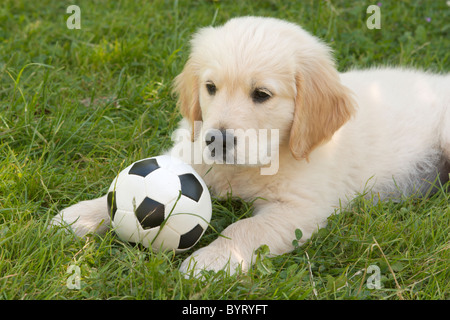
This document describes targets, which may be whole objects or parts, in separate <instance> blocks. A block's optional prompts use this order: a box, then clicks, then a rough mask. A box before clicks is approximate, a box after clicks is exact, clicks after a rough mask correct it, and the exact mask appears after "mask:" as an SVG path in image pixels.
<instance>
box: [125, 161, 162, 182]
mask: <svg viewBox="0 0 450 320" xmlns="http://www.w3.org/2000/svg"><path fill="white" fill-rule="evenodd" d="M156 169H159V165H158V162H157V161H156V159H145V160H142V161H138V162H136V163H135V164H133V166H132V167H131V169H130V171H128V174H135V175H137V176H141V177H143V178H145V177H146V176H147V175H149V174H150V173H151V172H153V171H155V170H156Z"/></svg>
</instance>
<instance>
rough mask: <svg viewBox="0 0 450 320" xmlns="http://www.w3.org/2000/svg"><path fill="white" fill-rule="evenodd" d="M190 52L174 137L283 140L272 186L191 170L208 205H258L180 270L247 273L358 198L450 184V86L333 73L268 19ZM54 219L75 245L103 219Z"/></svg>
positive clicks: (305, 40)
mask: <svg viewBox="0 0 450 320" xmlns="http://www.w3.org/2000/svg"><path fill="white" fill-rule="evenodd" d="M192 45H193V48H192V53H191V56H190V58H189V61H188V62H187V64H186V66H185V68H184V70H183V72H182V73H181V74H180V76H178V77H177V79H176V82H175V90H176V91H177V93H178V94H179V103H180V108H181V112H182V114H183V116H184V117H185V119H183V120H182V122H181V124H180V127H181V128H185V129H187V130H189V132H192V133H193V136H192V137H191V138H193V140H194V141H193V142H189V141H188V142H186V141H184V142H181V143H182V144H186V143H187V144H192V145H193V146H197V147H198V148H192V150H203V148H204V146H205V140H204V135H203V133H204V132H205V131H208V130H210V129H214V128H215V129H251V128H253V129H277V130H279V133H280V134H279V137H280V141H279V154H278V158H277V159H272V160H273V161H278V162H279V164H278V171H277V172H276V173H275V174H273V175H262V174H261V171H260V169H261V168H260V166H258V165H245V164H244V165H236V164H231V165H230V164H227V165H223V164H213V165H207V164H205V162H203V163H202V164H195V163H193V166H194V168H195V169H196V170H197V171H198V172H199V174H200V175H202V176H203V177H204V179H205V182H206V183H207V184H208V185H209V186H210V187H211V190H212V192H213V193H214V194H215V195H216V196H219V197H221V196H226V195H227V193H228V192H230V193H231V194H232V195H233V196H237V197H240V198H242V199H244V200H254V199H255V198H258V200H256V201H255V202H254V205H255V210H254V216H253V217H251V218H248V219H242V220H240V221H238V222H236V223H234V224H232V225H230V226H229V227H228V228H226V229H225V230H224V231H223V234H224V235H225V236H226V237H227V238H224V237H220V238H218V239H217V240H215V241H214V242H212V243H211V244H210V245H209V246H207V247H205V248H202V249H200V250H198V251H196V252H194V253H193V255H192V257H191V258H189V259H187V260H186V261H185V262H184V263H183V265H182V266H181V269H182V270H183V271H188V270H191V269H192V270H194V271H195V272H198V271H199V270H201V269H203V268H206V269H213V270H219V269H222V268H223V267H224V266H226V265H227V264H229V266H230V270H231V271H234V270H235V269H236V268H237V267H238V265H240V266H241V267H242V268H243V269H246V268H248V266H249V264H250V263H251V261H252V256H253V252H254V250H255V249H257V248H258V247H259V246H261V245H263V244H266V245H268V246H269V248H270V250H271V253H273V254H282V253H285V252H288V251H290V250H292V240H293V239H294V231H295V229H297V228H298V229H301V230H302V233H303V238H302V241H306V240H307V239H308V238H309V237H310V236H311V234H312V233H313V232H314V231H316V230H317V229H318V228H319V227H322V226H324V225H325V223H326V219H327V217H328V216H329V215H330V214H332V213H333V212H334V211H335V209H337V208H339V206H340V205H342V204H344V205H345V203H347V202H348V201H349V200H351V199H352V197H354V196H355V194H357V193H360V192H365V191H372V192H375V193H376V194H379V195H380V198H381V199H385V198H395V199H401V197H403V196H409V195H411V194H417V195H423V194H425V193H426V191H427V190H429V189H430V187H431V186H432V183H433V182H434V181H435V180H436V177H438V176H439V177H440V178H441V182H445V181H446V180H447V179H448V173H449V170H448V169H449V167H448V160H449V159H450V76H448V75H445V76H444V75H433V74H427V73H423V72H419V71H413V70H401V69H394V68H386V69H372V70H365V71H350V72H347V73H344V74H338V73H337V71H336V70H335V68H334V65H333V62H332V60H331V57H330V53H329V49H328V48H327V47H326V46H325V45H324V44H323V43H321V42H320V41H319V40H318V39H316V38H314V37H312V36H311V35H309V34H308V33H306V32H305V31H304V30H302V29H301V28H299V27H298V26H295V25H293V24H290V23H286V22H283V21H279V20H275V19H270V18H252V17H246V18H238V19H233V20H231V21H230V22H229V23H227V24H226V25H224V26H222V27H219V28H206V29H203V30H202V31H200V33H199V34H197V35H196V36H195V37H194V39H193V41H192ZM194 121H202V123H203V131H202V132H194V130H193V124H194ZM237 143H238V144H239V143H240V142H239V141H238V142H237ZM174 147H175V148H174V150H175V149H179V147H180V146H179V145H178V146H177V145H175V146H174ZM259 147H261V148H264V146H259ZM184 156H185V158H184V160H186V161H187V162H191V160H192V155H184ZM102 199H103V200H102ZM94 216H95V217H94ZM61 220H65V221H66V222H69V223H73V224H72V228H74V230H75V232H77V233H78V234H79V235H83V234H85V233H86V232H93V231H96V229H95V228H98V221H100V220H104V222H103V224H102V225H101V226H100V228H99V229H97V231H103V230H105V229H106V226H107V225H108V224H109V217H108V214H107V209H106V200H105V199H104V198H100V199H97V200H92V201H90V202H89V201H88V202H84V203H80V204H77V205H75V206H72V207H70V208H67V209H66V210H64V211H63V212H62V213H61V214H60V215H58V216H57V217H56V218H55V222H60V221H61ZM96 226H97V227H96Z"/></svg>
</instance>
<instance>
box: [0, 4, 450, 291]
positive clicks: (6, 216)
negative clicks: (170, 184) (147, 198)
mask: <svg viewBox="0 0 450 320" xmlns="http://www.w3.org/2000/svg"><path fill="white" fill-rule="evenodd" d="M77 4H78V5H79V6H80V8H81V19H82V20H81V30H69V29H67V28H66V19H67V18H68V16H69V14H66V13H65V12H66V7H67V6H68V4H67V5H66V4H65V3H64V2H58V3H56V2H54V1H50V0H48V1H31V2H30V1H16V0H6V1H3V5H2V8H1V9H0V168H1V169H0V299H449V298H450V284H449V281H448V279H449V277H450V271H449V268H448V262H449V261H450V254H449V251H450V250H449V249H450V248H449V225H450V209H449V194H448V193H446V192H444V191H441V192H438V193H437V194H436V195H434V196H432V197H430V198H426V199H408V200H406V201H405V202H402V203H400V204H399V203H392V202H383V203H381V202H380V203H377V204H375V205H374V204H373V202H372V201H370V200H367V199H365V198H364V197H362V196H361V197H359V198H357V199H355V201H354V202H353V204H352V206H351V207H349V208H347V209H345V210H344V209H343V210H342V211H341V212H340V214H338V215H333V216H331V217H330V218H329V221H328V226H327V227H326V228H324V229H321V230H320V231H319V232H318V233H317V234H316V235H314V237H313V238H312V239H311V240H310V241H308V242H307V243H306V244H305V245H303V246H302V247H299V248H296V249H295V251H294V252H292V253H290V254H285V255H282V256H279V257H274V258H273V257H269V256H268V255H267V252H266V250H264V248H261V249H260V250H259V256H258V261H257V263H256V265H255V266H254V267H253V268H252V269H251V270H250V271H249V272H248V273H247V274H238V275H236V276H233V277H223V274H221V273H219V274H207V275H206V277H207V281H204V282H202V281H200V280H197V279H189V280H187V279H184V278H183V277H182V275H181V274H180V273H179V272H178V270H177V268H178V267H179V265H180V264H181V262H182V261H183V259H184V258H186V257H187V255H188V254H189V253H186V254H181V255H177V256H175V255H173V254H172V253H165V254H163V253H158V254H155V253H152V252H148V251H145V250H140V249H138V248H135V247H132V246H130V245H127V244H124V243H122V242H120V241H119V240H118V239H117V238H116V237H115V236H114V234H112V233H108V234H107V235H106V236H103V237H97V236H91V237H88V238H87V239H76V238H74V237H73V236H72V235H70V234H66V233H64V232H61V231H56V230H52V231H47V229H46V227H47V223H48V221H49V219H51V217H52V216H53V215H54V214H56V213H57V211H58V210H60V209H62V208H64V207H66V206H68V205H70V204H73V203H76V202H78V201H80V200H84V199H92V198H95V197H98V196H101V195H103V194H104V193H105V192H106V190H107V189H108V186H109V184H110V182H111V181H112V179H113V177H114V176H115V174H116V173H117V171H118V169H119V168H120V167H121V166H122V165H123V164H129V163H131V162H133V161H135V160H138V159H140V158H143V157H147V156H150V155H157V154H160V153H161V152H162V151H163V150H165V149H166V148H168V147H170V145H171V141H170V133H171V131H172V130H173V129H174V126H175V125H176V123H177V121H178V120H179V119H180V116H179V115H178V113H177V112H176V108H175V99H174V97H173V96H172V95H171V81H172V79H173V78H174V77H175V76H176V74H178V73H179V72H180V71H181V69H182V67H183V64H184V62H185V61H186V58H187V55H188V40H189V36H190V35H191V34H192V32H194V31H195V30H196V29H197V28H198V27H201V26H208V25H210V24H215V25H217V24H221V23H223V22H225V21H226V20H227V19H229V18H231V17H234V16H239V15H250V14H251V15H265V16H274V17H278V18H283V19H287V20H289V21H293V22H297V23H300V24H302V25H303V26H304V27H305V28H306V29H307V30H308V31H310V32H313V33H314V34H316V35H317V36H320V37H322V38H323V39H324V40H325V41H326V42H328V43H329V44H330V45H331V46H332V47H333V49H334V51H335V55H336V59H337V64H338V68H339V70H341V71H343V70H347V69H349V68H353V67H357V68H361V67H367V66H373V65H380V64H382V65H386V64H388V65H401V66H415V67H420V68H424V69H428V70H431V71H434V72H448V71H449V70H450V53H449V51H448V48H449V47H450V40H449V39H450V38H449V33H450V24H449V21H450V19H449V15H450V8H449V7H448V6H447V5H446V1H444V0H440V1H426V2H425V1H395V2H394V1H380V4H381V18H382V22H381V23H382V24H381V30H368V29H367V28H366V25H365V22H366V20H367V18H368V15H367V14H366V8H367V6H368V5H370V4H371V3H364V2H361V1H354V2H352V3H349V2H348V1H301V2H300V1H298V2H295V1H281V0H273V1H258V2H256V1H239V2H231V1H230V2H228V1H189V2H188V1H173V2H172V1H162V0H156V1H144V0H142V1H114V2H113V1H79V2H78V3H77ZM213 210H214V212H213V220H212V222H211V223H212V226H213V227H214V229H215V230H217V231H218V232H220V231H221V230H222V229H223V228H225V227H226V226H227V225H228V224H230V223H232V222H233V221H236V220H238V219H242V218H243V217H245V216H248V215H250V214H251V211H252V206H251V203H245V202H243V201H239V200H232V199H229V200H227V201H222V202H219V201H217V200H214V203H213ZM215 237H217V234H216V232H214V231H213V230H212V228H210V229H209V230H208V231H207V233H206V234H205V236H204V237H203V238H202V239H201V243H200V245H206V244H208V243H209V242H211V241H212V240H213V239H214V238H215ZM71 265H75V266H78V267H79V268H80V269H79V270H80V272H81V278H80V289H78V290H77V289H75V290H71V289H69V288H68V287H67V283H68V281H69V282H70V281H72V279H73V278H71V276H72V274H71V273H70V272H69V273H68V272H67V270H68V268H69V267H70V266H71ZM370 266H377V267H378V268H379V271H380V279H379V280H380V284H381V287H380V288H378V289H369V288H368V286H367V283H368V282H370V281H371V279H373V278H371V276H372V275H373V274H371V273H369V272H368V271H367V270H368V268H369V267H370Z"/></svg>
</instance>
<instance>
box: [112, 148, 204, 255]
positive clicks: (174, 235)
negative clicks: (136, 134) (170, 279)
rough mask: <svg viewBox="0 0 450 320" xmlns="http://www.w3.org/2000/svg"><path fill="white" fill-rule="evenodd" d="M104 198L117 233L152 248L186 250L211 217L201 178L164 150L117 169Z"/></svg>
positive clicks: (154, 249)
mask: <svg viewBox="0 0 450 320" xmlns="http://www.w3.org/2000/svg"><path fill="white" fill-rule="evenodd" d="M107 201H108V210H109V213H110V214H111V222H112V227H113V229H114V230H115V232H116V234H117V236H118V237H119V238H120V239H121V240H123V241H127V242H132V243H140V244H142V245H144V246H145V247H147V248H152V249H153V251H160V250H164V251H165V250H175V252H182V251H185V250H188V249H189V248H191V247H192V246H194V245H195V244H196V243H197V241H198V240H199V239H200V238H201V236H202V235H203V233H204V232H205V230H206V228H207V227H208V224H209V222H210V220H211V213H212V205H211V196H210V194H209V190H208V188H207V186H206V184H205V182H204V181H203V180H202V178H201V177H200V176H199V175H198V174H197V173H196V172H195V170H194V169H193V168H192V167H191V166H190V165H188V164H186V163H184V162H183V161H181V160H179V159H177V158H174V157H171V156H168V155H162V156H157V157H152V158H148V159H143V160H139V161H137V162H135V163H133V164H131V165H130V166H128V167H127V168H125V169H124V170H123V171H121V172H120V173H119V175H118V176H117V177H116V178H115V179H114V181H113V182H112V184H111V187H110V188H109V191H108V196H107Z"/></svg>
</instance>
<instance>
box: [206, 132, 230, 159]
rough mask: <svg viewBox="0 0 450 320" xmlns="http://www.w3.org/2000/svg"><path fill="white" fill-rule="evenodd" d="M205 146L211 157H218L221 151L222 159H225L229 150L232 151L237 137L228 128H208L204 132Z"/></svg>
mask: <svg viewBox="0 0 450 320" xmlns="http://www.w3.org/2000/svg"><path fill="white" fill-rule="evenodd" d="M205 142H206V146H207V147H208V148H209V150H210V152H211V157H212V158H214V157H216V154H217V156H218V157H220V154H219V153H220V152H222V158H223V160H225V159H226V155H227V153H229V152H233V154H234V148H235V146H236V142H237V139H236V137H235V136H234V134H233V133H232V132H230V130H226V129H224V128H221V129H210V130H208V131H207V132H206V134H205Z"/></svg>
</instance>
